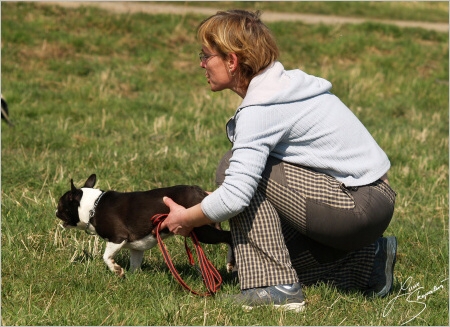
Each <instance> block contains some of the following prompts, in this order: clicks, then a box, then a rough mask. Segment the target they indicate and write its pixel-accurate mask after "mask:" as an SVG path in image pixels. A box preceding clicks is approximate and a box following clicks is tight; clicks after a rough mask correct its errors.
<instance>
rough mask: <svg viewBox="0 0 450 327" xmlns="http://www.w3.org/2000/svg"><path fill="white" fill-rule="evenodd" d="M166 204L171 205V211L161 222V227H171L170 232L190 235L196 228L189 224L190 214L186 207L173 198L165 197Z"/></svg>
mask: <svg viewBox="0 0 450 327" xmlns="http://www.w3.org/2000/svg"><path fill="white" fill-rule="evenodd" d="M163 201H164V204H165V205H166V206H168V207H169V209H170V213H169V215H168V216H167V218H166V219H165V220H164V221H163V222H162V223H161V229H160V230H163V229H164V228H167V229H169V231H170V232H172V233H174V234H177V235H181V236H185V237H187V236H189V233H190V232H191V231H192V229H193V228H194V227H193V226H189V225H188V222H189V220H188V214H187V210H186V208H185V207H183V206H180V205H179V204H177V203H175V202H174V201H173V200H172V199H171V198H168V197H166V196H165V197H164V198H163Z"/></svg>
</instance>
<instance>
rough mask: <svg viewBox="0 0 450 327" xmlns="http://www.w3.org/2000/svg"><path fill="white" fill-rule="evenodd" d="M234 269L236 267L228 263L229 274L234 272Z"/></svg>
mask: <svg viewBox="0 0 450 327" xmlns="http://www.w3.org/2000/svg"><path fill="white" fill-rule="evenodd" d="M233 268H234V265H233V264H232V263H230V262H228V263H227V272H229V273H230V272H232V271H233Z"/></svg>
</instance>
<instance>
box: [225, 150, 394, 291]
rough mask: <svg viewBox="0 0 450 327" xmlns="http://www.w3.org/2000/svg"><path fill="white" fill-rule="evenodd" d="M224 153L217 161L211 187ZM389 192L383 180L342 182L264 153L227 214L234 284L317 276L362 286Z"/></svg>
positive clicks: (389, 210) (388, 211)
mask: <svg viewBox="0 0 450 327" xmlns="http://www.w3.org/2000/svg"><path fill="white" fill-rule="evenodd" d="M230 157H231V152H228V153H227V154H226V155H225V156H224V158H223V159H222V161H221V163H220V164H219V167H218V169H217V175H216V181H217V184H218V185H220V184H221V183H222V182H223V180H224V178H225V170H226V168H227V167H228V165H229V163H228V160H229V158H230ZM395 196H396V194H395V192H394V191H393V190H392V189H391V188H390V187H389V185H387V184H386V183H384V182H382V181H377V182H375V183H372V184H370V185H367V186H363V187H358V188H346V187H345V186H344V185H343V184H342V183H341V182H339V181H337V180H336V179H334V178H333V177H331V176H328V175H325V174H322V173H318V172H315V171H314V170H312V169H309V168H306V167H300V166H296V165H291V164H288V163H285V162H282V161H280V160H278V159H275V158H273V157H269V160H268V163H267V166H266V170H265V171H264V173H263V176H262V179H261V181H260V184H259V186H258V189H257V190H256V193H255V195H254V197H253V199H252V201H251V202H250V205H249V206H248V207H247V208H246V209H245V210H244V211H243V212H242V213H240V214H239V215H237V216H235V217H233V218H231V219H230V230H231V233H232V237H233V242H234V251H235V256H236V262H237V267H238V276H239V282H240V286H241V289H248V288H254V287H264V286H270V285H279V284H291V283H294V282H297V281H300V282H301V283H302V284H304V285H310V284H314V283H317V282H319V281H323V282H326V283H331V284H334V285H336V286H337V287H339V288H343V289H360V290H364V289H365V288H367V284H368V281H369V277H370V274H371V272H372V269H373V260H374V252H375V244H374V242H375V241H376V240H377V239H378V237H380V236H381V235H382V233H383V232H384V231H385V229H386V228H387V226H388V225H389V222H390V220H391V218H392V215H393V210H394V203H395Z"/></svg>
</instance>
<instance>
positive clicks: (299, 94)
mask: <svg viewBox="0 0 450 327" xmlns="http://www.w3.org/2000/svg"><path fill="white" fill-rule="evenodd" d="M331 87H332V85H331V83H330V82H329V81H327V80H326V79H323V78H320V77H316V76H313V75H308V74H306V73H305V72H303V71H301V70H300V69H294V70H288V71H286V70H285V69H284V67H283V65H282V64H281V63H280V62H279V61H275V62H274V63H273V64H271V65H270V66H269V67H267V68H266V69H265V70H264V71H262V72H261V73H260V74H259V75H257V76H255V77H254V78H253V79H252V80H251V82H250V84H249V86H248V90H247V95H246V96H245V98H244V100H243V101H242V103H241V105H240V106H239V107H238V111H240V110H241V109H243V108H245V107H248V106H264V105H270V104H275V103H287V102H294V101H302V100H305V99H308V98H311V97H314V96H317V95H319V94H322V93H325V92H328V91H330V90H331Z"/></svg>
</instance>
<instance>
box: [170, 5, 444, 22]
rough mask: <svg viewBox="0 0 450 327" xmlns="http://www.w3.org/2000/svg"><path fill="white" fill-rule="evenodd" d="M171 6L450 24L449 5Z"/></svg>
mask: <svg viewBox="0 0 450 327" xmlns="http://www.w3.org/2000/svg"><path fill="white" fill-rule="evenodd" d="M164 3H167V4H170V5H180V6H199V7H212V8H220V9H225V8H226V9H229V8H244V9H259V10H262V11H263V12H264V11H275V12H286V13H305V14H306V13H309V14H320V15H334V16H345V17H366V18H372V19H386V20H390V19H395V20H412V21H414V20H418V21H424V22H442V23H448V2H445V1H325V2H324V1H220V2H219V3H218V2H216V1H168V2H164Z"/></svg>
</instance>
